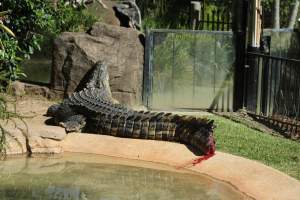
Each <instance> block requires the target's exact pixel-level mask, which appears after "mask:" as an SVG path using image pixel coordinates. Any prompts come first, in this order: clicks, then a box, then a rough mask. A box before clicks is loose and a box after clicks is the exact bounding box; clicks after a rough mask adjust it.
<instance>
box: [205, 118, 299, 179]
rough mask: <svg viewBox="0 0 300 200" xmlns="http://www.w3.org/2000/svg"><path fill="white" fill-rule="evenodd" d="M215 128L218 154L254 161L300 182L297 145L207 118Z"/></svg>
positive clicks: (296, 143)
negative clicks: (213, 122) (212, 122)
mask: <svg viewBox="0 0 300 200" xmlns="http://www.w3.org/2000/svg"><path fill="white" fill-rule="evenodd" d="M208 118H210V119H214V120H215V124H216V125H217V128H216V129H215V137H216V141H217V150H218V151H222V152H226V153H230V154H234V155H237V156H242V157H245V158H248V159H251V160H257V161H259V162H261V163H263V164H265V165H268V166H270V167H273V168H275V169H278V170H280V171H282V172H284V173H286V174H288V175H290V176H292V177H294V178H296V179H298V180H300V143H299V142H296V141H292V140H288V139H285V138H280V137H276V136H271V135H269V134H267V133H262V132H259V131H256V130H253V129H251V128H248V127H246V126H245V125H242V124H239V123H236V122H233V121H231V120H228V119H225V118H222V117H218V116H210V117H208Z"/></svg>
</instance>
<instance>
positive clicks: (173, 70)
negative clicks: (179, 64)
mask: <svg viewBox="0 0 300 200" xmlns="http://www.w3.org/2000/svg"><path fill="white" fill-rule="evenodd" d="M172 53H173V58H172V61H173V63H172V78H171V79H172V91H171V97H172V106H174V102H175V100H174V98H175V95H174V92H175V88H174V79H175V33H173V42H172Z"/></svg>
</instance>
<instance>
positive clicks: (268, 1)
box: [262, 0, 295, 28]
mask: <svg viewBox="0 0 300 200" xmlns="http://www.w3.org/2000/svg"><path fill="white" fill-rule="evenodd" d="M294 3H295V0H284V1H283V0H281V1H280V27H288V24H289V20H290V17H291V16H290V15H291V11H292V7H293V5H294ZM273 4H274V0H262V6H263V19H264V27H267V28H271V27H273V25H272V23H273V20H272V18H273V15H274V5H273Z"/></svg>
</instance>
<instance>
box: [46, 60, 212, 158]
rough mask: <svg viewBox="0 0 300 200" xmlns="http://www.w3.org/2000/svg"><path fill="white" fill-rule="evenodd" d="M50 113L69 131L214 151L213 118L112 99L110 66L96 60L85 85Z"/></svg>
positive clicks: (208, 152)
mask: <svg viewBox="0 0 300 200" xmlns="http://www.w3.org/2000/svg"><path fill="white" fill-rule="evenodd" d="M47 115H48V116H51V117H53V118H54V119H55V121H56V123H57V124H59V125H61V126H62V127H64V128H65V130H66V132H80V131H82V132H88V133H95V134H106V135H112V136H119V137H127V138H140V139H153V140H165V141H174V142H180V143H184V144H187V145H191V146H193V147H194V148H196V149H197V150H200V151H201V152H202V153H204V154H205V155H213V154H214V151H215V140H214V137H213V129H214V125H213V121H211V120H208V119H204V118H196V117H193V116H179V115H175V114H171V113H164V112H150V111H135V110H133V109H130V108H127V107H126V106H123V105H121V104H116V103H113V101H112V98H111V91H110V88H109V84H108V73H107V67H106V65H105V64H102V63H101V62H99V63H97V64H96V67H95V70H94V72H93V74H92V78H91V80H90V81H89V82H88V83H87V85H86V87H85V88H84V89H83V90H81V91H78V92H74V93H73V94H72V95H71V96H70V97H68V98H66V99H64V101H63V102H62V103H60V104H55V105H52V106H50V107H49V109H48V111H47Z"/></svg>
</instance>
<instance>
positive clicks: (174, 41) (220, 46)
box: [143, 30, 235, 111]
mask: <svg viewBox="0 0 300 200" xmlns="http://www.w3.org/2000/svg"><path fill="white" fill-rule="evenodd" d="M234 63H235V51H234V45H233V34H232V32H218V31H190V30H151V31H148V32H147V45H146V63H145V70H144V71H145V74H144V95H143V97H144V103H145V105H147V106H148V107H149V108H152V109H156V108H157V109H169V108H171V109H174V108H175V109H180V108H188V109H206V110H219V111H230V110H232V102H233V79H234V77H233V74H234V73H233V66H234Z"/></svg>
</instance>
